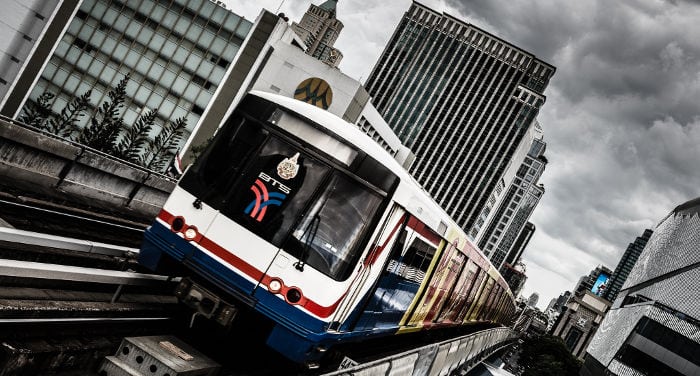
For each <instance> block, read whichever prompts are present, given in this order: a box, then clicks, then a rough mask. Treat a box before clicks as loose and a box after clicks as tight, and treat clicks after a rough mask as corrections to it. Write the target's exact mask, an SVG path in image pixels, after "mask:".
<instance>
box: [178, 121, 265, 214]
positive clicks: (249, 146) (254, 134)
mask: <svg viewBox="0 0 700 376" xmlns="http://www.w3.org/2000/svg"><path fill="white" fill-rule="evenodd" d="M266 138H267V132H266V131H265V130H263V129H262V128H260V126H258V125H257V124H255V123H253V122H250V121H247V120H245V119H244V118H243V117H241V116H233V117H231V118H230V119H229V120H228V122H227V124H226V126H225V127H223V128H222V129H221V132H220V133H219V134H217V137H216V139H215V140H214V141H213V143H212V144H211V145H209V147H208V148H207V150H206V151H205V152H204V154H203V155H201V156H200V157H199V158H197V160H196V161H195V163H194V164H193V165H192V167H191V168H189V169H188V170H187V173H185V176H183V177H182V180H181V181H180V183H179V184H180V186H182V188H184V189H185V190H187V191H189V192H190V193H192V194H193V195H194V196H197V197H199V199H200V200H202V201H203V202H205V203H207V204H208V205H209V206H211V207H213V208H215V209H219V208H220V206H221V202H222V200H223V199H224V197H225V196H226V194H227V192H228V191H229V190H230V188H231V187H232V185H233V184H234V183H235V181H236V178H237V177H238V176H239V172H240V169H241V168H242V167H243V166H244V165H245V163H246V161H247V160H249V159H250V157H251V156H252V155H253V153H254V152H255V151H256V150H257V149H258V148H259V147H260V145H261V144H262V143H263V142H264V141H265V139H266Z"/></svg>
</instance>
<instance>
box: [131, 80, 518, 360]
mask: <svg viewBox="0 0 700 376" xmlns="http://www.w3.org/2000/svg"><path fill="white" fill-rule="evenodd" d="M139 262H140V263H141V264H142V265H144V266H146V267H148V268H149V269H151V270H154V271H157V272H161V273H170V275H175V274H183V270H184V274H186V276H185V278H183V280H182V281H183V282H182V283H181V285H180V286H179V287H178V291H177V294H178V296H179V297H180V298H181V300H182V301H183V302H184V303H186V304H188V305H190V306H191V307H192V308H194V309H195V310H197V313H198V314H199V315H200V316H204V317H207V318H209V319H211V320H214V321H217V322H219V323H220V324H222V325H230V324H231V323H232V322H234V321H235V320H237V317H236V316H237V312H241V311H242V310H246V312H253V313H254V314H255V315H258V316H260V317H264V318H266V320H269V322H270V328H271V329H270V330H269V331H267V332H266V333H264V336H266V344H267V345H268V346H270V347H271V348H273V349H274V350H276V351H278V352H279V353H281V354H282V355H284V356H285V357H286V358H288V359H290V360H291V361H293V362H295V363H298V364H299V365H303V366H305V367H308V368H316V367H318V365H319V364H320V363H321V362H322V361H323V360H324V356H325V355H326V354H329V353H332V351H329V350H333V349H335V348H338V347H341V346H342V345H344V344H347V343H361V342H362V341H366V340H368V339H372V338H377V337H387V336H401V335H402V334H404V333H409V332H419V331H430V330H433V329H436V328H448V327H464V326H470V325H471V326H474V325H475V324H479V323H491V324H494V325H497V324H503V325H506V324H508V323H510V322H511V321H512V317H513V313H514V311H515V304H514V298H513V295H512V293H511V291H510V290H509V288H508V286H507V284H506V282H505V281H504V280H503V278H502V277H501V275H500V274H499V273H498V271H497V270H496V269H495V267H494V266H492V265H491V264H490V262H489V261H488V259H487V258H486V257H485V256H484V255H483V254H482V253H481V252H480V251H479V250H478V249H477V248H476V247H475V246H474V245H473V244H472V243H471V242H470V241H469V240H468V239H467V237H466V234H465V233H464V232H463V231H462V230H461V229H460V228H459V226H457V225H456V224H455V223H454V222H453V221H452V220H451V219H450V218H449V217H448V215H447V214H446V213H445V212H444V211H443V210H442V209H441V208H439V206H438V205H437V204H436V203H435V202H434V201H433V200H432V199H431V198H430V197H429V196H428V195H427V194H426V193H425V192H424V191H423V189H422V188H421V187H420V186H419V185H418V184H417V183H416V182H415V180H414V179H413V178H412V177H411V176H410V175H409V174H408V173H407V172H406V170H405V169H404V168H403V167H402V166H401V165H400V164H398V163H397V162H396V161H395V160H394V158H393V157H392V156H391V155H390V154H389V153H387V152H386V151H385V150H384V149H382V148H381V147H380V146H379V145H377V144H376V143H375V142H374V141H373V140H371V139H370V138H369V137H368V136H366V135H365V134H363V133H362V132H361V131H359V130H358V129H357V128H356V127H355V126H353V125H352V124H349V123H347V122H345V121H343V120H342V119H340V118H338V117H336V116H334V115H332V114H330V113H329V112H327V111H325V110H322V109H320V108H318V107H315V106H312V105H310V104H307V103H304V102H301V101H298V100H295V99H293V98H287V97H283V96H280V95H276V94H271V93H264V92H251V93H249V94H248V95H247V96H246V97H244V98H243V100H242V101H241V102H240V104H239V105H238V106H237V108H236V109H235V110H234V111H233V113H232V115H231V116H230V118H229V119H228V120H227V121H226V122H225V124H224V125H223V126H222V127H221V128H220V129H219V130H218V131H217V133H216V136H215V137H214V139H213V140H212V142H211V143H210V144H209V145H208V147H207V148H206V150H205V151H204V152H203V153H202V155H201V156H200V157H198V158H197V160H196V161H195V162H194V163H193V164H192V165H191V166H189V167H188V168H187V170H186V171H185V173H184V174H183V176H182V177H181V178H180V180H179V181H178V183H177V186H176V187H175V189H174V190H173V191H172V193H171V195H170V197H169V198H168V200H167V202H166V203H165V204H164V206H163V208H162V211H161V212H160V214H159V215H158V217H157V218H156V219H155V220H154V222H153V223H152V225H151V226H150V227H149V228H148V229H147V231H146V233H145V237H144V241H143V245H142V249H141V252H140V256H139Z"/></svg>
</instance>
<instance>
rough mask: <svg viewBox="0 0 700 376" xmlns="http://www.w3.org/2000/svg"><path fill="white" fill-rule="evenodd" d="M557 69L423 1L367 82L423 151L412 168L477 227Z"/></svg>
mask: <svg viewBox="0 0 700 376" xmlns="http://www.w3.org/2000/svg"><path fill="white" fill-rule="evenodd" d="M554 71H555V68H554V67H553V66H552V65H550V64H547V63H545V62H543V61H541V60H539V59H537V58H536V57H535V56H533V55H532V54H531V53H529V52H527V51H524V50H522V49H520V48H518V47H516V46H514V45H512V44H510V43H509V42H507V41H505V40H502V39H500V38H498V37H495V36H493V35H491V34H489V33H487V32H486V31H484V30H481V29H479V28H478V27H476V26H474V25H471V24H469V23H466V22H464V21H461V20H458V19H456V18H454V17H452V16H449V15H446V14H441V13H438V12H436V11H434V10H432V9H430V8H428V7H426V6H424V5H422V4H420V3H417V2H413V3H412V4H411V7H410V8H409V10H408V11H407V12H406V13H405V14H404V17H403V18H402V19H401V21H400V23H399V25H398V27H397V29H396V30H395V31H394V34H393V36H392V37H391V39H390V41H389V43H388V44H387V46H386V48H385V49H384V52H383V53H382V55H381V56H380V58H379V61H378V62H377V63H376V65H375V67H374V69H373V70H372V73H371V74H370V76H369V78H368V80H367V82H366V87H367V91H368V92H369V93H370V95H371V97H372V98H373V103H374V104H375V106H376V108H377V109H378V110H379V112H380V113H381V114H382V116H383V117H384V118H385V119H386V121H387V123H388V124H389V125H390V126H391V127H392V129H393V130H394V132H395V133H396V134H397V135H398V136H399V138H400V139H401V141H402V142H403V143H404V144H405V145H406V146H408V147H409V148H410V149H411V151H412V152H413V153H414V154H415V156H416V159H415V161H414V163H413V165H412V166H411V167H410V172H411V174H412V175H413V176H414V177H415V178H416V180H418V182H419V183H420V184H422V185H423V187H424V188H425V189H426V190H427V191H428V192H429V193H430V194H431V195H432V196H433V197H434V198H435V199H436V201H437V202H438V203H439V204H440V205H441V206H442V207H443V208H444V209H445V210H446V211H447V212H448V213H449V214H450V215H451V216H452V217H453V218H454V219H455V220H456V221H457V223H458V224H459V225H460V226H462V228H464V229H465V230H467V231H469V229H470V228H471V227H472V225H473V224H474V223H475V221H476V219H477V217H478V216H479V214H480V213H481V210H482V208H483V207H484V205H485V204H486V202H487V200H488V198H489V196H490V195H491V192H492V191H493V190H494V188H495V187H496V185H497V183H498V182H499V180H500V179H501V175H502V174H503V172H504V170H505V169H506V167H507V166H508V162H509V160H510V159H511V158H512V157H513V155H514V153H515V150H516V148H517V147H518V144H519V143H520V141H521V139H522V138H523V136H524V135H525V133H526V131H527V129H528V127H530V126H532V123H533V120H534V119H535V117H536V115H537V113H538V112H539V110H540V108H541V107H542V105H543V104H544V102H545V96H544V95H543V92H544V90H545V88H546V87H547V85H548V83H549V80H550V78H551V77H552V75H553V74H554Z"/></svg>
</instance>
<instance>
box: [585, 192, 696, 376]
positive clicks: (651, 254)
mask: <svg viewBox="0 0 700 376" xmlns="http://www.w3.org/2000/svg"><path fill="white" fill-rule="evenodd" d="M699 249H700V198H696V199H694V200H691V201H688V202H686V203H683V204H681V205H679V206H677V207H676V208H675V209H673V210H672V211H671V213H669V214H668V216H666V217H665V218H664V219H663V220H662V221H661V222H660V223H659V224H658V225H657V226H656V228H655V229H654V232H653V234H651V236H650V237H649V240H648V242H647V244H646V246H645V247H644V250H643V251H642V253H641V255H640V256H639V259H638V260H637V262H636V263H635V265H634V267H633V268H632V270H631V271H630V273H629V276H628V277H627V280H626V281H625V283H624V284H623V286H622V288H621V289H620V292H619V293H618V295H617V298H616V299H615V303H614V304H613V306H612V309H611V310H610V312H609V313H608V314H607V316H606V317H605V320H604V321H603V322H602V324H601V326H600V330H599V331H598V332H597V334H596V335H595V337H594V338H593V340H592V341H591V343H590V345H589V346H588V349H587V350H586V351H587V354H586V357H585V361H584V364H583V367H582V369H581V373H580V374H581V375H582V376H599V375H600V376H602V375H672V376H675V375H688V376H689V375H700V335H699V334H700V321H698V317H700V252H698V250H699Z"/></svg>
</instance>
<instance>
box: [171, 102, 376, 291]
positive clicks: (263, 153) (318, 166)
mask: <svg viewBox="0 0 700 376" xmlns="http://www.w3.org/2000/svg"><path fill="white" fill-rule="evenodd" d="M179 184H180V186H181V187H182V188H184V189H185V190H187V191H189V192H190V193H192V194H193V195H194V196H196V197H198V198H199V199H200V200H201V201H202V202H204V203H206V204H207V205H209V206H211V207H213V208H214V209H216V210H218V211H219V212H220V213H221V214H223V215H224V216H226V217H227V218H229V219H231V220H233V221H235V222H236V223H238V224H240V225H241V226H243V227H245V228H247V229H248V230H250V231H251V232H253V233H255V234H256V235H258V236H260V237H262V238H263V239H265V240H266V241H268V242H270V243H272V244H274V245H275V246H277V247H279V248H282V249H284V250H285V251H286V252H288V253H289V254H291V255H292V256H294V257H296V258H297V259H298V260H299V263H298V264H297V265H302V266H303V265H308V266H310V267H313V268H314V269H316V270H318V271H320V272H322V273H324V274H326V275H328V276H330V277H332V278H334V279H336V280H343V279H345V278H347V277H348V276H349V275H350V273H351V271H352V269H353V267H354V265H355V264H356V262H357V260H358V258H359V254H360V253H361V251H362V249H361V248H362V247H361V246H360V245H361V244H360V243H361V240H362V239H364V238H366V237H365V235H366V232H367V229H368V228H369V224H370V223H372V222H373V220H374V217H375V216H376V215H377V213H379V212H380V210H378V208H379V206H380V205H381V202H382V196H381V195H380V194H378V193H377V192H376V191H375V190H373V189H370V188H369V187H367V186H366V185H364V184H361V183H359V182H358V181H357V180H355V179H353V178H352V177H350V176H349V175H347V174H346V173H345V172H341V171H340V170H338V169H336V168H334V167H333V166H332V165H330V164H328V163H325V162H324V161H322V160H321V159H320V157H317V156H316V155H315V154H311V153H309V152H307V151H305V150H304V149H303V148H300V147H299V146H297V145H295V144H294V143H293V142H291V141H290V140H288V139H287V136H284V135H282V134H278V133H277V132H274V131H272V129H267V128H266V127H264V126H261V124H260V123H258V122H256V121H253V120H250V119H247V118H245V117H242V116H236V115H234V117H233V118H231V119H230V120H229V122H228V124H227V125H226V126H225V127H224V128H222V129H221V131H220V134H219V135H217V138H216V139H215V141H213V142H212V144H211V145H210V146H209V147H208V149H207V150H206V151H205V153H204V154H203V155H202V156H200V157H199V158H198V159H197V161H196V162H195V163H194V164H193V165H192V166H191V168H189V169H188V170H187V172H186V173H185V175H184V176H183V178H182V179H181V181H180V183H179Z"/></svg>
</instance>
